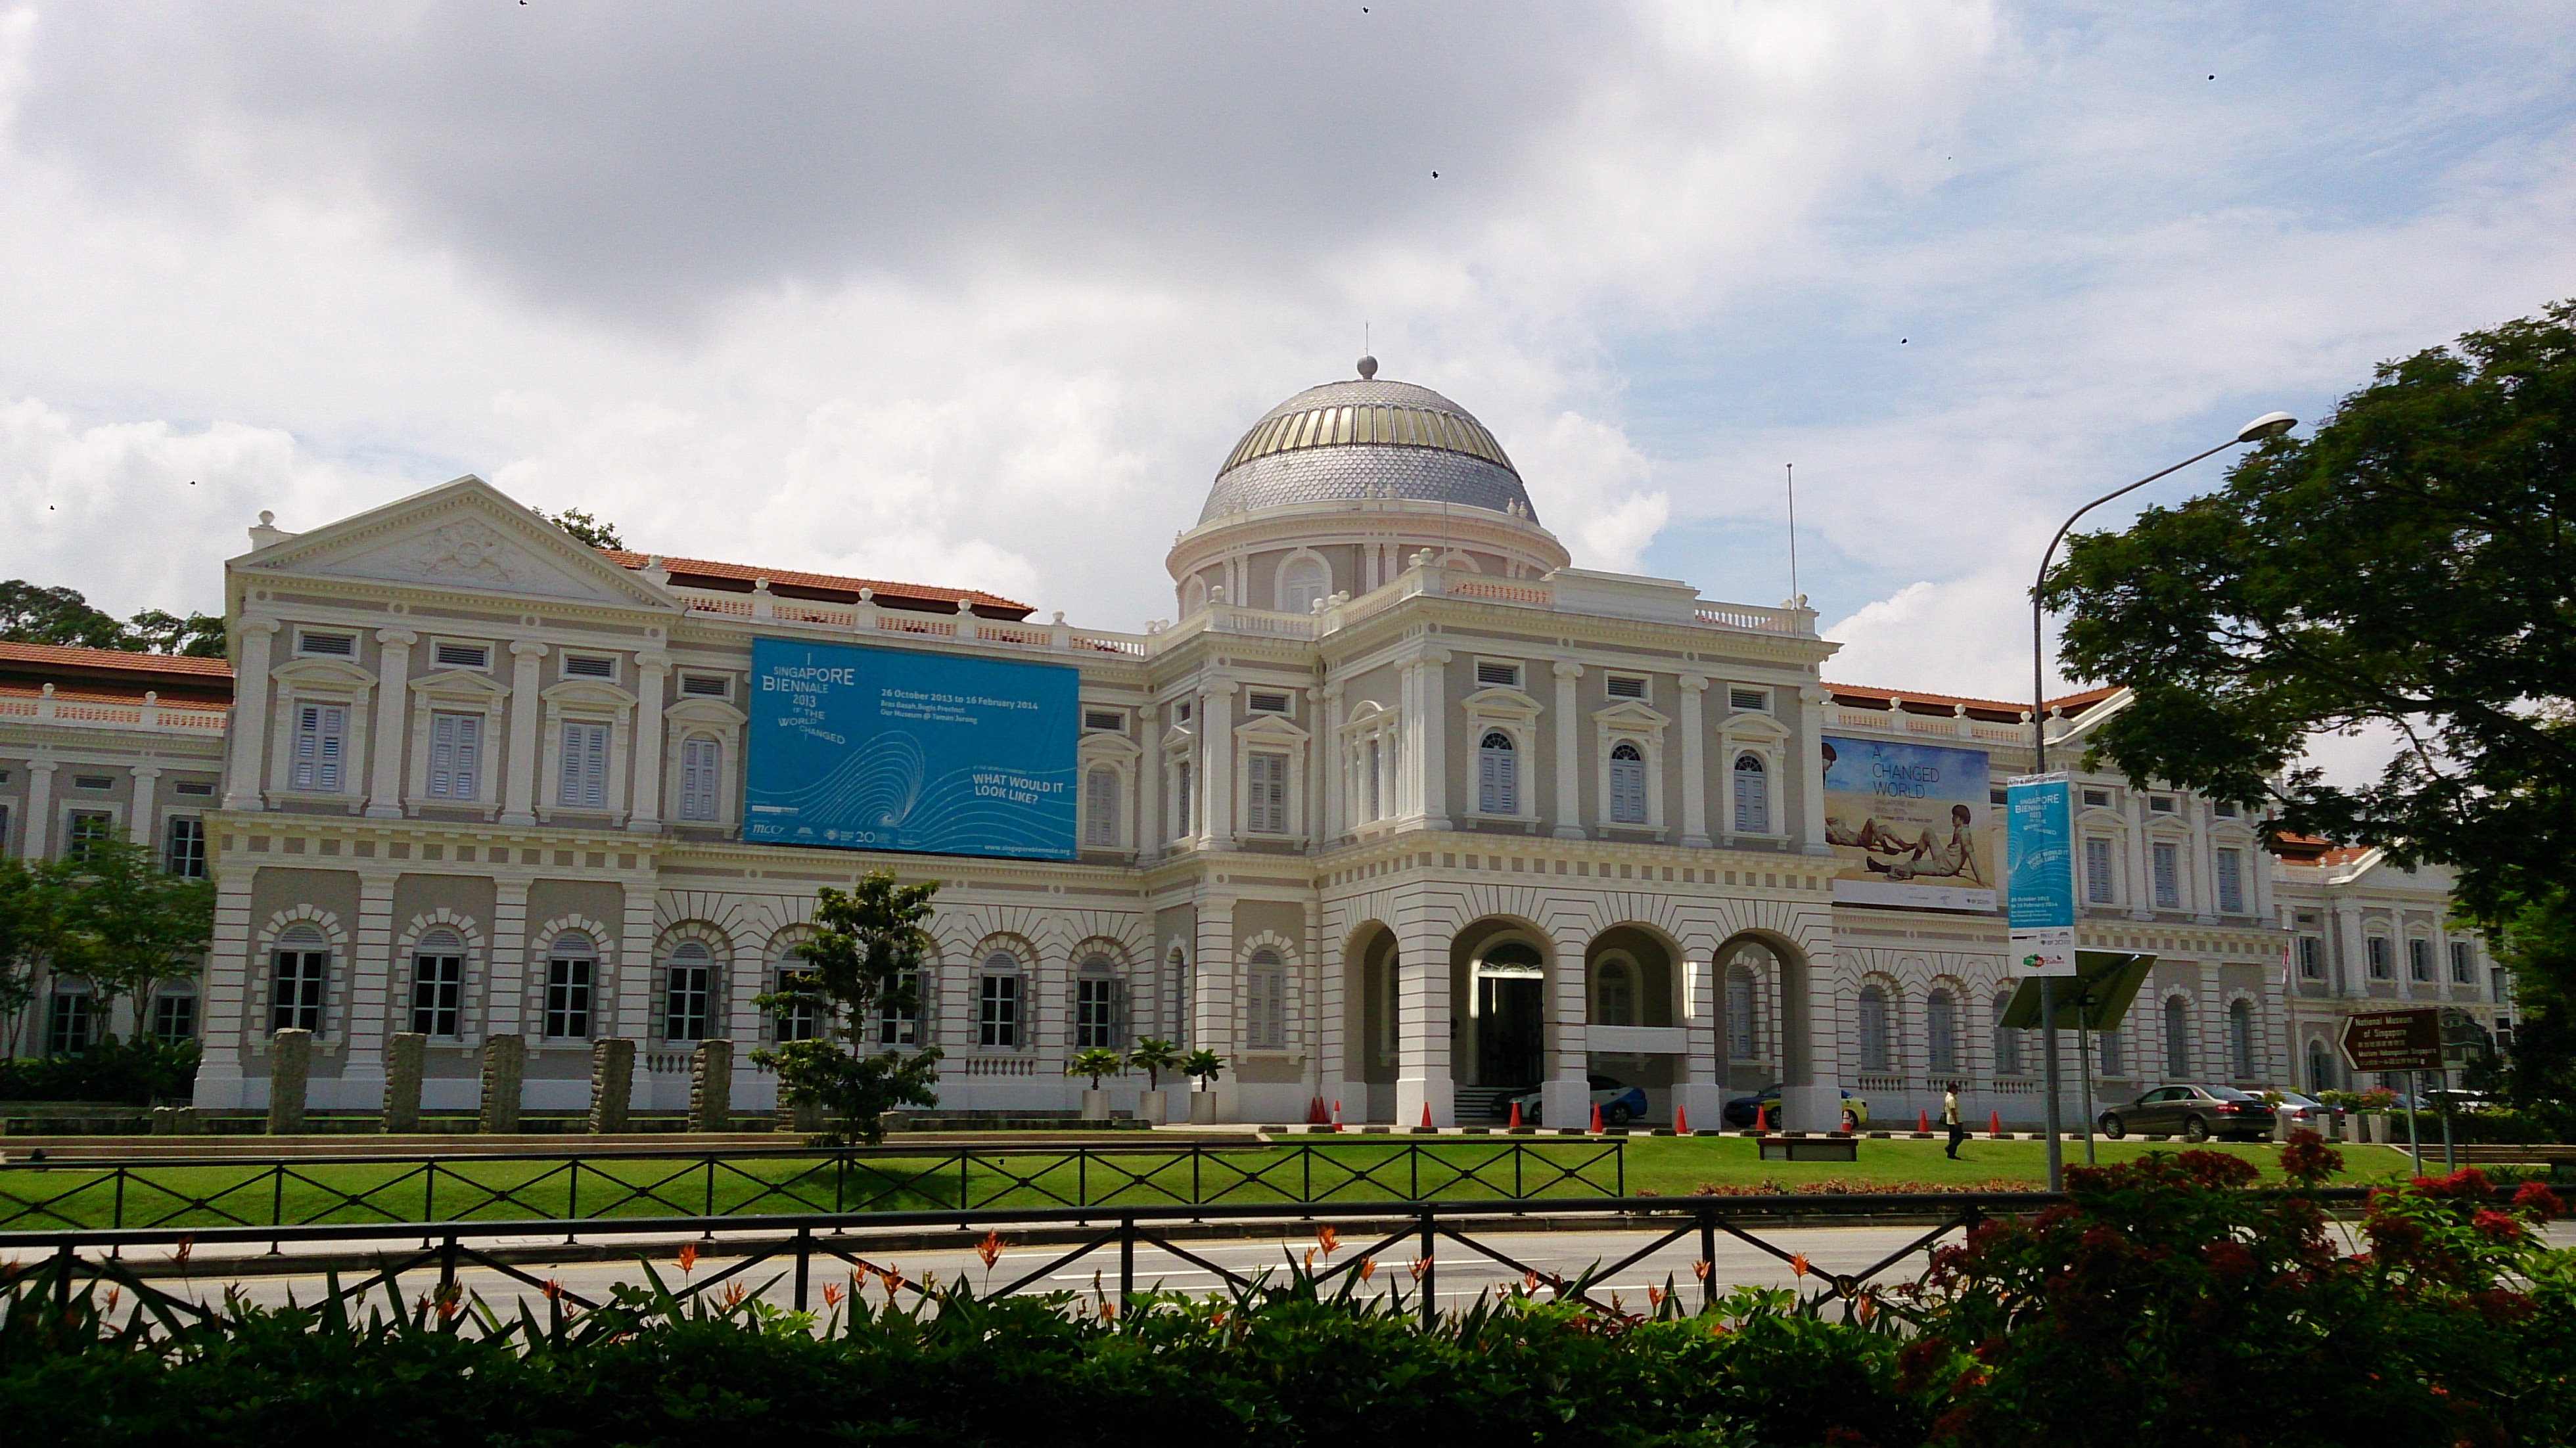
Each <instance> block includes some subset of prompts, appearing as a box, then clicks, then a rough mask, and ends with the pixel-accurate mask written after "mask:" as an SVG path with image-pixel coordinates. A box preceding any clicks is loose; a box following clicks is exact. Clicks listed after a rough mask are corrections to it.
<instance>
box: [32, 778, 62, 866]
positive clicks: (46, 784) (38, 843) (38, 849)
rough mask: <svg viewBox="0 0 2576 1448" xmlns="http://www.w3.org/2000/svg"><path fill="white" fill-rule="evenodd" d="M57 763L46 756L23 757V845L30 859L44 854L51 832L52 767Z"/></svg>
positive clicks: (52, 813) (38, 857) (52, 809)
mask: <svg viewBox="0 0 2576 1448" xmlns="http://www.w3.org/2000/svg"><path fill="white" fill-rule="evenodd" d="M61 767H62V766H60V765H58V764H56V763H54V761H52V760H50V759H31V760H29V761H27V832H26V835H25V840H26V846H25V849H26V855H27V858H28V859H30V860H41V859H45V858H46V857H47V844H48V841H49V840H50V838H51V837H52V835H53V824H54V771H55V770H56V769H59V768H61Z"/></svg>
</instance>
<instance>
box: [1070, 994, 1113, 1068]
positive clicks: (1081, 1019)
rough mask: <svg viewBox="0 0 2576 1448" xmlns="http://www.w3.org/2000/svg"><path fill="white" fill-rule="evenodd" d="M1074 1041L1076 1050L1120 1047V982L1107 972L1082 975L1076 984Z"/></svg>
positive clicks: (1074, 995) (1074, 996)
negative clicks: (1106, 973)
mask: <svg viewBox="0 0 2576 1448" xmlns="http://www.w3.org/2000/svg"><path fill="white" fill-rule="evenodd" d="M1073 1044H1074V1048H1075V1049H1076V1050H1084V1051H1088V1050H1095V1049H1096V1050H1116V1049H1117V1047H1118V982H1117V981H1116V980H1115V979H1114V978H1112V977H1110V976H1105V975H1087V976H1083V977H1081V978H1079V979H1077V980H1075V981H1074V983H1073Z"/></svg>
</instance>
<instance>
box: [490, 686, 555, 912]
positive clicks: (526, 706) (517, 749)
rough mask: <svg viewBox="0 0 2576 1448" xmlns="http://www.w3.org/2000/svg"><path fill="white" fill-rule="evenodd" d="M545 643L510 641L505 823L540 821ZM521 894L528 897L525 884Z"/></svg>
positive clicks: (517, 823)
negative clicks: (539, 741) (541, 690)
mask: <svg viewBox="0 0 2576 1448" xmlns="http://www.w3.org/2000/svg"><path fill="white" fill-rule="evenodd" d="M546 653H547V649H546V646H545V645H544V644H541V643H537V642H535V641H533V640H530V639H521V640H519V641H518V642H517V643H514V644H512V645H510V762H509V764H508V765H507V766H506V768H505V769H504V770H503V776H504V777H503V781H502V790H503V793H502V805H501V823H503V824H505V825H532V824H535V823H536V822H537V813H536V804H537V725H538V722H539V721H540V719H541V718H542V717H543V716H544V713H545V701H544V700H543V699H542V698H540V697H539V685H540V684H541V683H542V682H543V676H542V674H541V672H540V669H541V665H540V661H541V660H543V659H544V658H545V656H546ZM520 898H522V899H525V898H526V890H525V887H522V888H521V892H520Z"/></svg>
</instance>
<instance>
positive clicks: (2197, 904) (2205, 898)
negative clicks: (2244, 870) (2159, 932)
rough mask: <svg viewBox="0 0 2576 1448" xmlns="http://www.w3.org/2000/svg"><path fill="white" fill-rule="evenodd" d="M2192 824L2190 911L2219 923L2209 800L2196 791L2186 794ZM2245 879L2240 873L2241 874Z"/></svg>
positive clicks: (2185, 804)
mask: <svg viewBox="0 0 2576 1448" xmlns="http://www.w3.org/2000/svg"><path fill="white" fill-rule="evenodd" d="M2182 798H2183V808H2184V809H2185V810H2187V811H2189V813H2188V814H2187V815H2185V816H2184V818H2186V819H2187V820H2189V821H2190V823H2191V907H2192V908H2191V914H2192V918H2193V919H2194V920H2197V921H2199V922H2200V923H2201V924H2203V925H2215V924H2217V923H2218V860H2217V857H2216V856H2215V855H2212V854H2211V853H2210V843H2209V801H2207V800H2205V799H2202V798H2201V797H2200V796H2198V795H2196V794H2187V795H2184V796H2183V797H2182ZM2238 878H2239V879H2242V878H2243V877H2242V876H2241V875H2240V876H2239V877H2238Z"/></svg>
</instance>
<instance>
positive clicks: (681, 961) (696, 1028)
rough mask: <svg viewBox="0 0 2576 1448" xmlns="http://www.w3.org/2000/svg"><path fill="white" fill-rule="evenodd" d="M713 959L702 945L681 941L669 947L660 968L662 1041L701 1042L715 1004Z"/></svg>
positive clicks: (692, 941)
mask: <svg viewBox="0 0 2576 1448" xmlns="http://www.w3.org/2000/svg"><path fill="white" fill-rule="evenodd" d="M715 984H716V967H715V957H714V955H713V954H712V953H710V952H709V951H708V949H707V948H706V946H705V945H703V944H701V943H699V942H697V941H695V940H684V941H681V942H680V943H679V944H677V945H675V946H672V947H671V959H670V962H669V964H667V965H665V966H664V967H663V968H662V1039H663V1040H666V1041H703V1040H705V1039H706V1038H707V1023H708V1018H709V1016H710V1015H711V1014H712V1008H713V1005H714V1002H715Z"/></svg>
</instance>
